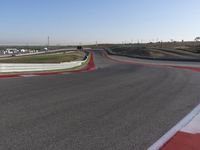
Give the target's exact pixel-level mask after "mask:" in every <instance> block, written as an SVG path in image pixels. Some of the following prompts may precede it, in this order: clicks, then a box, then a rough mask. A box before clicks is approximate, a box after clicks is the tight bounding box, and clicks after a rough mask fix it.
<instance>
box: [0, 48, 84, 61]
mask: <svg viewBox="0 0 200 150" xmlns="http://www.w3.org/2000/svg"><path fill="white" fill-rule="evenodd" d="M84 56H85V54H84V53H83V52H78V51H76V52H70V53H69V52H66V53H65V52H62V53H52V54H42V55H32V56H20V57H9V58H0V63H60V62H70V61H75V60H82V59H83V58H84Z"/></svg>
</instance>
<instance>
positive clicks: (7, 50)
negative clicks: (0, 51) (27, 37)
mask: <svg viewBox="0 0 200 150" xmlns="http://www.w3.org/2000/svg"><path fill="white" fill-rule="evenodd" d="M5 53H6V54H16V53H19V50H18V49H16V48H7V49H6V51H5Z"/></svg>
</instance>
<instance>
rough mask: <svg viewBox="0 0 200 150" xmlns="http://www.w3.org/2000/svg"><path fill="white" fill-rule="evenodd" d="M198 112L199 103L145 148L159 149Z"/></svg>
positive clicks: (149, 149)
mask: <svg viewBox="0 0 200 150" xmlns="http://www.w3.org/2000/svg"><path fill="white" fill-rule="evenodd" d="M199 113H200V104H199V105H198V106H197V107H196V108H195V109H194V110H193V111H192V112H190V113H189V114H188V115H187V116H186V117H185V118H184V119H183V120H181V121H180V122H179V123H178V124H177V125H175V126H174V127H173V128H172V129H171V130H169V131H168V132H167V133H166V134H165V135H164V136H162V137H161V138H160V139H159V140H158V141H157V142H156V143H154V144H153V145H152V146H151V147H149V148H148V149H147V150H159V149H160V148H162V146H163V145H164V144H165V143H166V142H167V141H169V140H170V139H171V138H172V137H173V136H174V135H175V134H176V133H177V132H178V131H180V130H181V129H183V128H184V127H185V126H186V125H188V124H189V123H190V122H191V121H192V120H193V119H194V118H195V117H196V116H197V115H198V114H199Z"/></svg>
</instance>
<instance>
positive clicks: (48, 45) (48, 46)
mask: <svg viewBox="0 0 200 150" xmlns="http://www.w3.org/2000/svg"><path fill="white" fill-rule="evenodd" d="M47 40H48V43H47V46H48V47H49V45H50V37H49V36H48V39H47Z"/></svg>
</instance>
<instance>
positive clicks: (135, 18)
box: [0, 0, 200, 44]
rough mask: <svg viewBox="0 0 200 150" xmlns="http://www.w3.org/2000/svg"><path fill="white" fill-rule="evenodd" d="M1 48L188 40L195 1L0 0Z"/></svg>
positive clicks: (196, 29)
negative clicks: (49, 43) (48, 41)
mask: <svg viewBox="0 0 200 150" xmlns="http://www.w3.org/2000/svg"><path fill="white" fill-rule="evenodd" d="M0 6H1V7H0V18H1V21H0V44H45V43H47V36H48V35H49V36H50V38H51V43H52V44H77V43H79V42H81V43H83V44H84V43H85V44H87V43H95V41H98V42H99V43H111V42H114V43H118V42H120V43H121V42H122V41H127V42H128V41H131V40H133V41H134V42H135V41H137V40H140V41H141V40H143V41H145V42H149V41H156V40H163V41H166V40H170V39H175V40H182V39H184V40H193V39H194V38H195V36H200V1H199V0H1V1H0Z"/></svg>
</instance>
